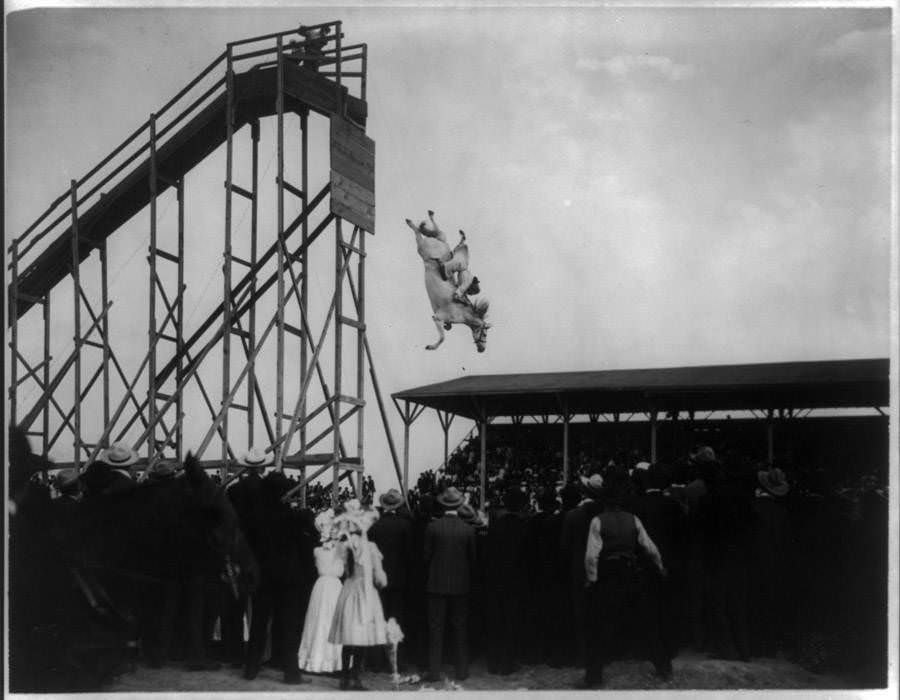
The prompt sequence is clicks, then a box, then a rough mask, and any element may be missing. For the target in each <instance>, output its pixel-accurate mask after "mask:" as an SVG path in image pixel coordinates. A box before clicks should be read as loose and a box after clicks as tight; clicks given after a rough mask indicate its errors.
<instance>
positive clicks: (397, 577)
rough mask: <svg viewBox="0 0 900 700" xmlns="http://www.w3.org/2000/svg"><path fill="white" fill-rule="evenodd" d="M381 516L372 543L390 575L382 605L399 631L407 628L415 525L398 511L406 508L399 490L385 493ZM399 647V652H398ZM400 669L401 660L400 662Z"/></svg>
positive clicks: (383, 593)
mask: <svg viewBox="0 0 900 700" xmlns="http://www.w3.org/2000/svg"><path fill="white" fill-rule="evenodd" d="M378 502H379V503H380V504H381V509H382V510H381V517H380V518H379V519H378V520H377V521H376V522H375V524H374V525H372V527H371V528H370V529H369V540H371V541H372V542H374V543H375V544H377V545H378V549H379V550H380V551H381V554H382V556H383V557H384V559H383V560H382V562H381V565H382V567H384V573H385V574H387V586H385V587H384V588H382V589H380V591H379V593H380V595H381V604H382V607H383V608H384V616H385V618H386V619H390V618H392V617H393V618H394V619H395V620H397V624H398V625H400V629H406V596H407V588H408V585H409V579H410V575H409V568H410V567H411V565H412V542H413V525H412V522H411V521H410V520H409V518H407V517H405V516H403V515H401V514H400V513H399V512H398V509H399V508H400V506H402V505H403V495H402V494H401V493H400V492H399V491H398V490H397V489H391V490H389V491H388V492H387V493H384V494H382V495H381V496H380V497H379V499H378ZM400 648H402V645H401V647H399V648H398V652H399V649H400ZM397 663H398V667H399V665H400V660H399V659H398V662H397Z"/></svg>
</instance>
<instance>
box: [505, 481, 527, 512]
mask: <svg viewBox="0 0 900 700" xmlns="http://www.w3.org/2000/svg"><path fill="white" fill-rule="evenodd" d="M525 501H526V497H525V492H524V491H522V489H520V488H519V487H517V486H510V487H509V488H508V489H506V491H504V492H503V505H504V506H506V507H507V508H509V509H510V510H513V511H515V510H522V507H523V506H524V505H525Z"/></svg>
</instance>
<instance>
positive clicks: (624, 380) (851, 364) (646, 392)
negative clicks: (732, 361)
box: [393, 359, 890, 420]
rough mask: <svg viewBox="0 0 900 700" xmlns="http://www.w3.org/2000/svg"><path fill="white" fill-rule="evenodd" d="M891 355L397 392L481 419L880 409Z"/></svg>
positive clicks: (466, 381)
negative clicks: (872, 357)
mask: <svg viewBox="0 0 900 700" xmlns="http://www.w3.org/2000/svg"><path fill="white" fill-rule="evenodd" d="M889 373H890V362H889V360H887V359H863V360H828V361H817V362H776V363H765V364H745V365H711V366H702V367H671V368H661V369H617V370H596V371H589V372H540V373H532V374H488V375H473V376H468V377H460V378H458V379H451V380H449V381H445V382H438V383H437V384H428V385H426V386H420V387H416V388H414V389H407V390H405V391H399V392H397V393H395V394H393V396H394V398H395V399H397V400H401V401H403V400H405V401H409V402H411V403H416V404H420V405H423V406H426V407H428V408H435V409H438V410H442V411H449V412H451V413H454V414H457V415H460V416H465V417H467V418H471V419H473V420H477V419H478V417H479V416H480V415H482V412H483V413H484V415H486V416H487V417H497V416H528V415H544V414H549V415H553V414H560V413H565V412H568V413H570V414H594V413H616V412H619V413H626V412H642V411H650V410H655V411H660V412H664V411H675V410H678V411H688V410H700V411H711V410H741V409H744V410H749V409H757V410H766V409H788V408H791V409H803V408H873V407H879V408H882V407H886V406H887V405H888V403H889V399H888V395H889Z"/></svg>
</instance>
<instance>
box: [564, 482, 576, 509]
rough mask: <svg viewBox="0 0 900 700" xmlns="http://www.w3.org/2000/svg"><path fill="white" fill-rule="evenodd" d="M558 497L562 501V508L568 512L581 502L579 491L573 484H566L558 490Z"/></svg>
mask: <svg viewBox="0 0 900 700" xmlns="http://www.w3.org/2000/svg"><path fill="white" fill-rule="evenodd" d="M559 497H560V499H561V500H562V505H563V508H565V509H566V510H569V509H571V508H572V507H573V506H576V505H578V501H580V500H581V489H579V488H578V487H577V486H576V485H575V484H566V485H565V486H563V487H562V489H560V492H559Z"/></svg>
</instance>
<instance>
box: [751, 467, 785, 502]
mask: <svg viewBox="0 0 900 700" xmlns="http://www.w3.org/2000/svg"><path fill="white" fill-rule="evenodd" d="M756 478H757V479H758V480H759V483H760V485H761V486H762V487H763V488H764V489H765V490H766V491H768V492H769V493H771V494H772V495H773V496H784V494H786V493H787V492H788V491H790V490H791V486H790V484H788V481H787V477H786V476H785V475H784V472H783V471H781V470H780V469H779V468H778V467H773V468H772V469H763V470H760V471H758V472H756Z"/></svg>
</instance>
